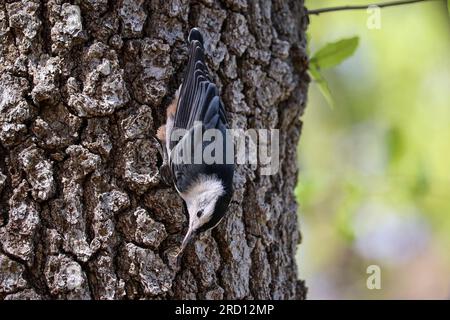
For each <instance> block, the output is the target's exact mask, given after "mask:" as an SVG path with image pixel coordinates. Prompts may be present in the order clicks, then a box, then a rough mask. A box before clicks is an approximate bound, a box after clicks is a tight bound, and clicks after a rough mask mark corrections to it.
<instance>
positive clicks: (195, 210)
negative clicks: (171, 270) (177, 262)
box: [178, 177, 231, 256]
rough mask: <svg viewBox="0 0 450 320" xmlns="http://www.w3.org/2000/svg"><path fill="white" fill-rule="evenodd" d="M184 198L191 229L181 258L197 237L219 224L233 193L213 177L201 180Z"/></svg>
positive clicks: (184, 243)
mask: <svg viewBox="0 0 450 320" xmlns="http://www.w3.org/2000/svg"><path fill="white" fill-rule="evenodd" d="M182 197H183V199H184V201H185V202H186V206H187V210H188V213H189V229H188V232H187V233H186V236H185V237H184V239H183V243H182V245H181V249H180V251H179V253H178V255H179V256H180V255H181V253H182V252H183V251H184V250H185V249H186V247H187V245H188V244H189V243H190V242H191V241H192V240H193V239H194V238H195V236H197V235H198V234H199V233H201V232H204V231H207V230H209V229H212V228H214V227H215V226H217V225H218V224H219V222H220V221H221V220H222V218H223V217H224V215H225V213H226V211H227V209H228V205H229V203H230V200H231V192H230V191H228V190H226V189H225V188H224V186H223V184H222V182H221V181H220V180H219V179H217V178H214V177H212V178H206V179H200V180H199V181H198V182H197V183H195V184H194V185H193V186H192V187H191V188H189V190H188V191H187V192H185V193H183V194H182Z"/></svg>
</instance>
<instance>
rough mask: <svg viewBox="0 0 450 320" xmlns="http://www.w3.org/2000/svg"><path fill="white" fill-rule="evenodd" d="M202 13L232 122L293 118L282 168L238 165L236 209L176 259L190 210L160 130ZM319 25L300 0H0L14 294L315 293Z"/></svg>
mask: <svg viewBox="0 0 450 320" xmlns="http://www.w3.org/2000/svg"><path fill="white" fill-rule="evenodd" d="M193 26H198V27H199V28H200V29H201V30H202V31H203V34H204V38H205V46H206V54H207V64H208V66H209V68H210V70H211V73H212V75H213V77H214V81H215V82H216V83H217V85H218V87H219V88H220V91H221V96H222V99H223V101H224V103H225V106H226V108H227V109H228V112H229V115H230V118H231V126H232V127H233V128H242V129H248V128H279V129H280V140H281V141H280V171H279V173H278V174H276V175H272V176H264V175H261V173H260V169H259V168H258V169H257V170H253V169H252V168H251V167H250V166H246V165H241V166H237V169H236V173H235V183H234V185H235V195H234V198H233V201H232V203H231V206H230V208H229V211H228V214H227V216H226V218H225V219H224V220H223V221H222V222H221V224H220V225H219V227H218V228H216V229H214V230H212V232H207V233H206V234H204V235H203V236H201V237H200V238H198V239H197V241H196V242H195V244H193V245H191V246H190V247H189V248H188V250H187V251H186V253H185V256H184V258H183V262H182V264H181V268H180V269H177V268H176V264H175V262H174V259H173V252H174V251H175V250H177V248H178V247H179V245H180V242H181V240H182V237H183V235H184V233H185V232H186V227H187V217H186V216H185V213H184V207H183V203H182V200H181V199H180V197H179V196H178V195H177V194H176V192H175V190H174V189H173V188H168V187H167V186H164V185H163V184H162V183H161V182H160V178H159V176H158V169H157V168H158V165H159V164H160V162H161V159H160V158H159V155H158V153H157V149H156V145H155V142H154V140H153V139H152V138H151V136H152V135H154V134H155V130H156V128H158V127H159V126H160V125H161V124H162V123H163V122H164V116H165V108H166V106H167V105H168V103H169V102H170V101H171V99H172V98H173V96H174V93H175V91H176V89H177V87H178V86H179V85H180V83H181V80H182V74H183V70H184V67H185V65H186V61H187V52H188V51H187V44H186V36H187V33H188V32H189V30H190V28H191V27H193ZM306 26H307V16H306V14H305V9H304V7H303V1H299V0H290V1H283V0H273V1H269V0H248V1H247V0H222V1H217V0H216V1H215V0H203V1H191V2H189V1H188V0H171V1H168V0H167V1H166V0H160V1H158V0H153V1H144V0H121V1H112V0H109V1H108V0H75V1H68V0H41V1H39V0H22V1H14V0H6V1H5V0H1V1H0V74H1V75H0V142H1V145H0V241H1V246H0V299H123V298H127V299H136V298H144V299H161V298H162V299H167V298H179V299H195V298H197V299H221V298H227V299H252V298H257V299H266V298H268V299H298V298H300V299H301V298H304V297H305V294H306V289H305V287H304V285H303V282H302V281H299V280H297V267H296V263H295V258H294V257H295V252H296V247H297V244H298V243H299V241H300V236H299V232H298V224H297V206H296V203H295V199H294V196H293V190H294V186H295V182H296V176H297V166H296V146H297V143H298V140H299V136H300V128H301V122H300V120H299V117H300V115H301V114H302V111H303V109H304V106H305V101H306V92H307V85H308V77H307V75H306V71H305V68H306V61H307V58H306V53H305V45H306V39H305V29H306Z"/></svg>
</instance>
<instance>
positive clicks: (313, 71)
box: [309, 63, 334, 109]
mask: <svg viewBox="0 0 450 320" xmlns="http://www.w3.org/2000/svg"><path fill="white" fill-rule="evenodd" d="M309 75H310V76H311V78H312V79H313V80H314V81H315V82H316V83H317V85H318V87H319V90H320V92H321V93H322V95H323V97H324V98H325V100H326V101H327V103H328V105H329V106H330V107H331V108H332V109H333V108H334V99H333V96H332V95H331V91H330V88H329V87H328V82H327V81H326V80H325V78H324V77H323V76H322V74H321V73H320V71H319V68H318V67H317V65H316V64H315V63H310V64H309Z"/></svg>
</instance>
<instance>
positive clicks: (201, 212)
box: [197, 210, 203, 218]
mask: <svg viewBox="0 0 450 320" xmlns="http://www.w3.org/2000/svg"><path fill="white" fill-rule="evenodd" d="M202 214H203V210H199V211H197V217H199V218H200V217H201V216H202Z"/></svg>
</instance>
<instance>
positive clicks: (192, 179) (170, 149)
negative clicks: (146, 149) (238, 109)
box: [156, 28, 234, 258]
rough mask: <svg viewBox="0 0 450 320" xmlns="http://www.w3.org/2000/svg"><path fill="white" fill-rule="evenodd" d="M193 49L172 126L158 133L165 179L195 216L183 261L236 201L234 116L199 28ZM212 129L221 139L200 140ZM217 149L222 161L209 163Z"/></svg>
mask: <svg viewBox="0 0 450 320" xmlns="http://www.w3.org/2000/svg"><path fill="white" fill-rule="evenodd" d="M188 44H189V58H188V63H187V66H186V70H185V73H184V78H183V81H182V83H181V85H180V87H179V88H178V90H177V92H176V94H175V98H174V99H173V101H172V102H171V103H170V104H169V106H168V107H167V112H166V116H167V117H166V123H165V124H164V125H162V126H161V127H160V128H159V129H158V131H157V134H156V136H157V138H158V140H159V141H160V147H161V148H162V152H163V164H162V165H161V167H160V173H161V176H162V178H163V180H164V181H166V182H168V183H169V184H172V185H174V186H175V189H176V191H177V192H178V194H179V195H180V196H181V198H182V199H183V200H184V202H185V204H186V208H187V212H188V216H189V226H188V231H187V233H186V235H185V236H184V239H183V241H182V244H181V247H180V249H179V251H178V254H177V258H179V257H181V255H182V253H183V251H184V250H185V249H186V247H187V246H188V244H189V243H190V242H192V240H193V239H195V237H196V236H197V235H198V234H200V233H202V232H205V231H207V230H210V229H212V228H214V227H216V226H217V225H218V224H219V223H220V221H221V220H222V219H223V217H224V216H225V213H226V212H227V210H228V207H229V204H230V202H231V199H232V196H233V176H234V160H233V159H232V160H231V161H230V160H229V159H227V157H228V155H229V154H230V153H231V152H232V150H233V144H232V141H230V140H231V139H229V137H230V136H229V133H228V129H229V125H228V117H227V113H226V110H225V107H224V104H223V102H222V100H221V98H220V95H219V91H218V88H217V86H216V85H215V84H214V83H213V81H212V80H211V76H210V74H209V72H208V68H207V66H206V63H205V52H204V40H203V36H202V34H201V32H200V30H199V29H198V28H193V29H191V31H190V32H189V36H188ZM208 130H210V131H212V132H213V133H215V134H216V135H218V136H215V139H214V141H212V140H213V139H211V141H206V139H198V137H200V136H202V135H203V134H205V133H206V132H207V131H208ZM175 133H177V134H175ZM203 140H205V141H203ZM213 144H214V147H215V152H214V153H215V156H216V157H215V158H214V161H212V162H211V161H207V159H205V157H204V152H205V151H206V150H207V149H208V148H209V149H211V147H212V146H213ZM196 152H200V154H201V158H200V161H199V160H198V158H195V157H198V155H199V153H196Z"/></svg>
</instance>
